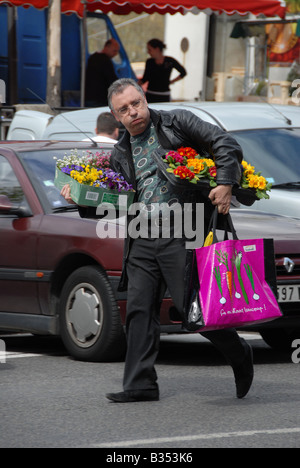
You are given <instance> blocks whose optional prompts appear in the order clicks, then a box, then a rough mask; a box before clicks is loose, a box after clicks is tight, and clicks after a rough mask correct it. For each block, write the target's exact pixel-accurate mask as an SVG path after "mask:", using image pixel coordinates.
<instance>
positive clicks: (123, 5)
mask: <svg viewBox="0 0 300 468" xmlns="http://www.w3.org/2000/svg"><path fill="white" fill-rule="evenodd" d="M87 5H88V6H87V9H88V10H89V11H91V9H95V7H96V8H99V9H101V10H102V11H103V12H104V13H107V12H109V11H112V12H114V13H116V14H119V15H124V14H128V13H130V12H131V11H134V12H136V13H141V12H148V13H161V14H164V13H171V14H174V13H178V12H180V13H187V12H188V11H192V12H194V13H197V12H199V11H207V12H212V11H213V12H218V13H226V14H227V15H233V14H235V13H238V14H239V15H247V14H249V13H252V14H254V15H256V16H257V15H260V14H264V15H265V16H274V15H275V16H276V15H278V16H280V17H284V15H285V7H286V5H285V2H284V1H281V0H243V1H242V2H241V0H154V1H153V0H142V1H140V0H129V1H124V0H87ZM97 5H99V6H97Z"/></svg>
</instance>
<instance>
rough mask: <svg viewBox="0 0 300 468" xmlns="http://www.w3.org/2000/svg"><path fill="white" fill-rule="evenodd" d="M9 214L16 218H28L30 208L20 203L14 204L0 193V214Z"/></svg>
mask: <svg viewBox="0 0 300 468" xmlns="http://www.w3.org/2000/svg"><path fill="white" fill-rule="evenodd" d="M1 214H11V215H14V216H17V217H18V218H29V217H30V216H32V212H31V210H30V208H28V207H27V206H22V205H14V204H13V203H12V202H11V201H10V200H9V198H8V197H7V196H6V195H0V215H1Z"/></svg>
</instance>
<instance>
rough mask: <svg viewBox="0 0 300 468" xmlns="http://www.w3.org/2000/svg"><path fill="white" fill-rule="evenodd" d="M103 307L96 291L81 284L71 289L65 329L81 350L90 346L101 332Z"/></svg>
mask: <svg viewBox="0 0 300 468" xmlns="http://www.w3.org/2000/svg"><path fill="white" fill-rule="evenodd" d="M102 325H103V306H102V302H101V298H100V297H99V294H98V292H97V290H96V289H95V288H94V287H93V286H92V285H90V284H87V283H81V284H78V285H77V286H76V288H74V289H73V291H72V292H71V294H70V296H69V300H68V303H67V327H68V331H69V334H70V337H71V338H72V340H73V341H74V342H75V343H76V345H77V346H80V347H81V348H88V347H90V346H92V345H93V344H94V343H95V342H96V341H97V339H98V338H99V335H100V333H101V330H102Z"/></svg>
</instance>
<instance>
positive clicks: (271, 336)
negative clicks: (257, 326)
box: [260, 328, 300, 351]
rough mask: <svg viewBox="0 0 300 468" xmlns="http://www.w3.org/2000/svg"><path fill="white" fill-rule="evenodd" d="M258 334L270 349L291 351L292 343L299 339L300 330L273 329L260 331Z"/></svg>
mask: <svg viewBox="0 0 300 468" xmlns="http://www.w3.org/2000/svg"><path fill="white" fill-rule="evenodd" d="M260 334H261V336H262V338H263V340H264V341H265V342H266V343H267V345H269V346H271V348H274V349H277V350H280V351H291V347H292V343H293V341H294V340H295V339H297V338H300V329H297V328H296V329H295V328H294V329H290V328H273V329H266V330H261V331H260Z"/></svg>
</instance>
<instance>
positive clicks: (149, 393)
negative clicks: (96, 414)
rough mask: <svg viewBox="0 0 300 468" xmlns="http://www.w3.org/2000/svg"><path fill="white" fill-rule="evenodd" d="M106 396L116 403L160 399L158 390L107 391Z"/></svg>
mask: <svg viewBox="0 0 300 468" xmlns="http://www.w3.org/2000/svg"><path fill="white" fill-rule="evenodd" d="M106 398H108V399H109V400H111V401H113V402H114V403H133V402H135V401H158V400H159V392H158V390H128V391H125V392H120V393H107V394H106Z"/></svg>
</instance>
